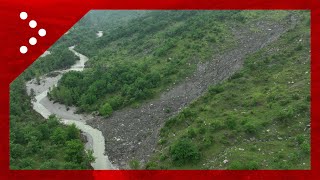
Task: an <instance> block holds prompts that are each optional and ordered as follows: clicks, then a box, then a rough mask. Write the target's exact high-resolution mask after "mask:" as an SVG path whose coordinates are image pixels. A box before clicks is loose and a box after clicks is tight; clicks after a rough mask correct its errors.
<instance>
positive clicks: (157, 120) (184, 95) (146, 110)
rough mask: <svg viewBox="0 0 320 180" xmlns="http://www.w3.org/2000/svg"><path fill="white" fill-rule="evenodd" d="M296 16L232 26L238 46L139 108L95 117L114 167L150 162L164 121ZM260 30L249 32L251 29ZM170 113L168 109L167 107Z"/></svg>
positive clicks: (233, 69) (291, 24) (93, 122)
mask: <svg viewBox="0 0 320 180" xmlns="http://www.w3.org/2000/svg"><path fill="white" fill-rule="evenodd" d="M296 23H297V20H296V19H295V17H293V16H292V17H291V18H288V19H287V20H286V21H282V22H270V21H265V22H261V21H259V22H255V23H252V24H251V25H250V26H249V27H248V26H246V27H233V28H232V31H233V32H234V35H235V38H236V39H237V42H238V44H237V46H236V47H235V48H234V49H232V50H230V51H229V52H227V53H225V54H220V55H215V56H214V58H213V59H212V60H211V61H208V62H206V63H201V64H198V66H197V70H196V71H195V73H194V74H193V75H192V76H190V77H187V78H186V79H185V80H184V81H183V82H181V83H179V84H178V85H176V86H174V87H172V88H171V89H169V90H168V91H167V92H164V93H163V94H161V96H160V97H159V98H157V99H154V100H151V101H149V102H147V103H144V104H143V105H141V106H140V107H139V108H136V109H134V108H125V109H122V110H119V111H116V112H114V113H113V115H112V116H111V117H109V118H102V117H96V118H94V119H92V120H90V121H89V122H88V124H90V125H91V126H92V127H94V128H97V129H99V130H100V131H102V133H103V135H104V137H105V141H106V142H105V144H106V154H107V155H108V157H109V159H110V160H111V162H112V164H113V165H114V166H117V167H118V168H119V169H128V168H129V166H128V162H130V161H131V160H138V161H140V163H141V164H144V163H146V162H147V161H148V159H149V157H150V156H151V155H152V154H153V152H154V151H155V148H156V144H157V142H158V134H159V130H160V129H161V127H162V126H163V124H164V122H165V121H166V120H167V119H168V118H169V117H172V116H174V115H175V114H177V113H178V112H179V111H180V110H181V109H183V108H184V107H185V106H188V104H190V103H191V102H192V101H194V100H195V99H197V98H198V97H199V96H201V95H202V94H203V93H204V92H205V91H206V90H207V88H208V86H209V85H212V84H216V83H218V82H221V81H223V80H225V79H227V78H228V77H230V76H231V75H232V74H234V73H235V72H236V71H238V70H239V69H240V68H241V67H242V65H243V61H244V58H245V56H246V55H248V54H251V53H254V52H256V51H258V50H259V49H261V48H263V47H265V46H266V45H268V44H269V43H271V42H273V41H275V40H276V39H278V38H279V37H280V36H281V34H283V33H284V32H286V31H287V30H289V29H290V28H293V27H294V25H295V24H296ZM253 28H254V29H256V30H257V31H254V32H253V31H250V29H253ZM168 108H169V109H170V112H166V109H168Z"/></svg>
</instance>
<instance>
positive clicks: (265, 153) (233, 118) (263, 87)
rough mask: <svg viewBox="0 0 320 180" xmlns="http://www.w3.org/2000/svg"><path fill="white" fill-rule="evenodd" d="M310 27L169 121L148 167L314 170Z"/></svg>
mask: <svg viewBox="0 0 320 180" xmlns="http://www.w3.org/2000/svg"><path fill="white" fill-rule="evenodd" d="M304 15H307V14H304ZM309 23H310V20H309V18H307V17H306V16H304V20H303V21H302V22H301V23H300V24H299V25H298V26H297V27H296V28H295V29H293V30H290V31H289V32H288V33H286V34H284V35H283V36H282V37H281V38H280V39H279V40H277V41H276V42H274V43H272V44H270V45H269V46H267V47H265V48H264V49H262V50H260V51H259V52H257V53H255V54H252V55H250V56H248V57H247V58H246V60H245V64H244V68H243V69H242V70H241V71H239V72H238V73H236V74H234V75H233V76H232V77H231V78H229V79H228V80H227V81H224V82H221V83H220V84H218V85H216V86H211V87H210V88H209V89H208V92H207V93H206V94H204V95H203V96H202V97H201V98H199V99H198V100H196V101H194V102H193V103H192V104H191V105H190V106H189V107H187V108H185V109H184V110H183V111H182V112H180V113H179V114H178V115H177V116H175V117H172V118H170V120H168V121H167V122H166V123H165V125H164V127H163V128H162V129H161V131H160V138H161V139H160V140H159V142H158V147H157V153H156V154H155V155H154V156H153V158H152V160H151V161H150V162H149V163H148V164H147V166H146V168H147V169H251V170H253V169H310V130H309V128H308V125H310V112H309V111H310V47H309V46H310V25H309Z"/></svg>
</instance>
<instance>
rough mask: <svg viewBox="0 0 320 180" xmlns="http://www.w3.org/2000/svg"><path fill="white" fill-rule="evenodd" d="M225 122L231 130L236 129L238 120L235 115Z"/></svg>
mask: <svg viewBox="0 0 320 180" xmlns="http://www.w3.org/2000/svg"><path fill="white" fill-rule="evenodd" d="M225 124H226V126H227V127H228V128H229V129H231V130H233V129H235V128H236V126H237V122H236V119H235V118H234V117H228V118H227V120H226V121H225Z"/></svg>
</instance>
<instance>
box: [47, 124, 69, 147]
mask: <svg viewBox="0 0 320 180" xmlns="http://www.w3.org/2000/svg"><path fill="white" fill-rule="evenodd" d="M50 139H51V140H52V141H53V142H54V143H56V144H59V145H61V144H64V143H65V141H66V133H65V131H64V130H63V129H62V128H60V127H58V128H56V129H55V130H54V131H53V133H52V135H51V137H50Z"/></svg>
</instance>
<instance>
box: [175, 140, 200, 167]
mask: <svg viewBox="0 0 320 180" xmlns="http://www.w3.org/2000/svg"><path fill="white" fill-rule="evenodd" d="M170 155H171V157H172V160H173V161H174V162H175V163H177V164H178V165H182V164H185V163H188V162H195V161H198V160H199V159H200V153H199V150H198V148H197V147H196V146H195V145H194V144H193V143H192V142H191V140H189V139H186V138H183V139H180V140H179V141H178V142H177V143H176V144H174V145H173V146H171V149H170Z"/></svg>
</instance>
